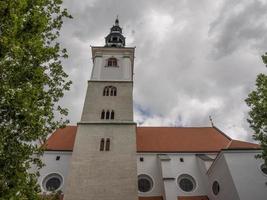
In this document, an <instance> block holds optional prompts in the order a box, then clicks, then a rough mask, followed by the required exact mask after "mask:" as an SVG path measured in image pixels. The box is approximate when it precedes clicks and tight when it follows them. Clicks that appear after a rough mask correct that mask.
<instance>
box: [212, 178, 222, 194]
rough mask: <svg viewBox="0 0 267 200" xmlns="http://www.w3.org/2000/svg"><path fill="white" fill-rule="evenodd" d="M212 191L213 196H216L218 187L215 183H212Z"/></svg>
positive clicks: (218, 190)
mask: <svg viewBox="0 0 267 200" xmlns="http://www.w3.org/2000/svg"><path fill="white" fill-rule="evenodd" d="M212 191H213V194H215V195H218V194H219V192H220V185H219V183H218V182H217V181H214V182H213V184H212Z"/></svg>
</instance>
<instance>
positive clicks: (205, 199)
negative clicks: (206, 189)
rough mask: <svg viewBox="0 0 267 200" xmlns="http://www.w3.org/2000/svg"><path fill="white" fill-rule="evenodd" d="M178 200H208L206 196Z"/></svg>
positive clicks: (181, 197) (180, 197)
mask: <svg viewBox="0 0 267 200" xmlns="http://www.w3.org/2000/svg"><path fill="white" fill-rule="evenodd" d="M178 200H209V198H208V197H207V196H179V197H178Z"/></svg>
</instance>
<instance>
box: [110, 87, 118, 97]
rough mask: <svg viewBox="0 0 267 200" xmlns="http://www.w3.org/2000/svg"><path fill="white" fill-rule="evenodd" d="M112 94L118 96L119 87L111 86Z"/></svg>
mask: <svg viewBox="0 0 267 200" xmlns="http://www.w3.org/2000/svg"><path fill="white" fill-rule="evenodd" d="M110 96H117V88H116V87H114V86H110Z"/></svg>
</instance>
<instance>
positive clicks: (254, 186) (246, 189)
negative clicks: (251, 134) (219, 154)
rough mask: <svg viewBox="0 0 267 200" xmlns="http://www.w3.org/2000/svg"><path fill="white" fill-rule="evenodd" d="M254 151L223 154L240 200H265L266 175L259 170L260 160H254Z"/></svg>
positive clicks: (266, 190)
mask: <svg viewBox="0 0 267 200" xmlns="http://www.w3.org/2000/svg"><path fill="white" fill-rule="evenodd" d="M257 153H259V152H256V151H251V152H245V151H240V152H237V151H233V152H230V151H227V152H225V153H224V156H225V159H226V162H227V165H228V168H229V170H230V173H231V175H232V178H233V181H234V184H235V186H236V189H237V192H238V194H239V197H240V199H242V200H251V199H255V200H266V199H267V184H266V183H267V175H265V174H263V172H262V171H261V170H260V165H261V164H262V163H263V160H262V159H256V158H255V155H256V154H257Z"/></svg>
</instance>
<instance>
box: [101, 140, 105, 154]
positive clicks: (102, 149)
mask: <svg viewBox="0 0 267 200" xmlns="http://www.w3.org/2000/svg"><path fill="white" fill-rule="evenodd" d="M104 146H105V140H104V138H101V140H100V151H104Z"/></svg>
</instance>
